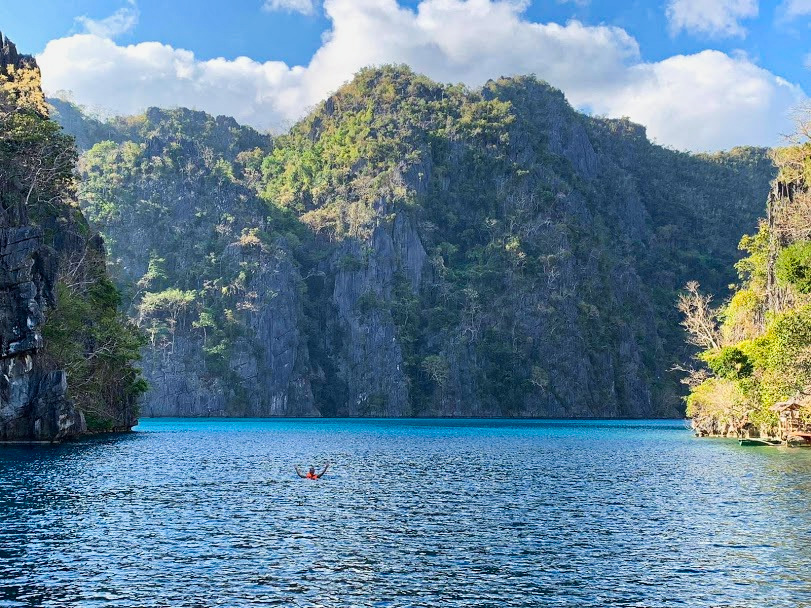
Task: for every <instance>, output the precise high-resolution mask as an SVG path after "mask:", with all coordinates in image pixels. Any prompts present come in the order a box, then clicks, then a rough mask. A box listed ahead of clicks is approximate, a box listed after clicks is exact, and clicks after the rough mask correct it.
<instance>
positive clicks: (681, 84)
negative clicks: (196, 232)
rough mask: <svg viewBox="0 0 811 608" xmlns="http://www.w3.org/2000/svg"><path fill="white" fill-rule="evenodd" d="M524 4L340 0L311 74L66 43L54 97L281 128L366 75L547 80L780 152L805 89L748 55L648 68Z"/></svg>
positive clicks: (614, 41)
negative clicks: (398, 66)
mask: <svg viewBox="0 0 811 608" xmlns="http://www.w3.org/2000/svg"><path fill="white" fill-rule="evenodd" d="M525 6H526V4H525V3H524V2H496V1H493V0H469V1H468V2H464V1H462V0H422V1H421V2H420V4H419V5H418V8H417V10H416V11H411V10H407V9H404V8H403V7H401V6H400V5H398V4H397V2H396V0H326V1H325V3H324V9H325V12H326V15H327V17H328V18H329V19H330V20H331V22H332V28H331V29H330V31H329V32H327V34H326V35H325V37H324V42H323V44H322V46H321V48H320V49H318V51H317V52H316V53H315V54H314V55H313V57H312V59H311V60H310V63H309V64H308V65H307V66H294V67H290V66H288V65H287V64H285V63H283V62H278V61H270V62H266V63H259V62H256V61H253V60H252V59H249V58H247V57H239V58H237V59H234V60H226V59H213V60H208V61H201V60H198V59H197V58H195V56H194V54H193V53H191V52H190V51H187V50H183V49H176V48H173V47H171V46H168V45H164V44H159V43H156V42H145V43H140V44H135V45H129V46H123V45H118V44H116V43H115V42H113V41H111V40H109V39H105V38H102V37H100V36H97V35H92V34H84V35H75V36H70V37H67V38H61V39H58V40H53V41H51V42H50V43H48V45H47V47H46V48H45V50H44V51H43V53H42V54H41V55H40V56H39V57H38V60H39V62H40V65H41V66H42V70H43V82H44V86H45V88H46V90H49V91H58V90H71V91H73V93H74V97H75V99H76V101H77V102H79V103H82V104H85V105H88V106H91V107H94V106H95V107H98V106H104V107H108V108H111V109H112V110H114V111H115V112H119V113H135V112H139V111H142V110H143V109H144V108H145V107H146V106H149V105H156V106H188V107H193V108H198V109H202V110H206V111H208V112H211V113H214V114H227V115H231V116H234V117H235V118H237V120H239V121H241V122H244V123H248V124H252V125H254V126H257V127H259V128H278V127H280V126H281V125H284V124H285V123H288V122H290V121H292V120H295V119H297V118H299V117H301V116H302V115H303V114H304V113H305V112H306V110H307V109H308V108H309V107H311V106H313V105H314V104H316V103H317V102H318V101H320V100H321V99H323V98H324V97H325V96H326V95H328V94H329V93H330V92H332V91H334V90H335V89H336V88H337V87H338V86H340V85H341V84H342V83H343V82H345V81H347V80H349V79H350V78H351V77H352V75H353V74H354V73H355V72H356V71H357V70H358V69H360V68H361V67H364V66H367V65H379V64H383V63H392V62H394V63H407V64H409V65H411V66H412V67H413V68H414V69H415V70H416V71H418V72H422V73H425V74H427V75H428V76H430V77H432V78H435V79H437V80H440V81H445V82H464V83H466V84H468V85H471V86H478V85H481V84H482V83H484V82H485V81H486V80H487V79H488V78H494V77H498V76H500V75H513V74H528V73H535V74H537V75H538V76H539V77H540V78H543V79H545V80H547V81H549V82H550V83H551V84H553V85H554V86H557V87H559V88H561V89H562V90H563V91H564V92H565V93H566V95H567V97H568V98H569V100H570V101H571V102H572V103H573V104H574V105H575V106H576V107H588V108H591V109H592V110H593V111H595V112H598V113H606V114H608V115H611V116H623V115H627V116H629V117H631V118H632V119H634V120H636V121H639V122H642V123H643V124H645V125H646V126H647V127H648V131H649V133H650V135H651V136H652V137H655V138H657V140H658V141H660V142H661V143H663V144H668V145H672V146H675V147H678V148H683V149H687V148H690V149H717V148H720V147H729V146H731V145H735V144H772V143H776V142H777V141H778V140H779V134H780V133H781V132H782V131H784V130H785V129H786V128H787V127H785V124H787V123H784V119H785V120H786V121H787V118H785V117H786V116H787V114H788V110H789V109H790V107H792V106H793V105H794V104H795V103H796V102H797V101H798V99H799V98H801V97H802V91H801V90H800V89H799V88H798V87H796V86H793V85H790V84H789V83H787V82H785V81H783V80H781V79H779V78H777V77H776V76H774V75H773V74H771V73H770V72H768V71H766V70H763V69H761V68H759V67H758V66H756V65H755V64H754V63H752V62H751V61H750V60H749V59H747V58H746V57H730V56H728V55H725V54H723V53H720V52H710V51H705V52H704V53H699V54H697V55H690V56H684V57H682V56H679V57H672V58H670V59H666V60H665V61H662V62H659V63H643V62H641V60H640V55H639V48H638V45H637V42H636V41H635V40H634V39H633V38H632V37H631V36H629V35H628V34H627V33H626V32H625V31H624V30H622V29H619V28H615V27H608V26H596V27H592V26H586V25H583V24H581V23H579V22H577V21H571V22H569V23H567V24H565V25H559V24H555V23H549V24H541V23H533V22H531V21H529V20H527V19H526V18H525V17H524V14H523V10H524V8H525Z"/></svg>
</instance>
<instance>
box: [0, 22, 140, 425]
mask: <svg viewBox="0 0 811 608" xmlns="http://www.w3.org/2000/svg"><path fill="white" fill-rule="evenodd" d="M0 42H2V43H3V44H2V52H0V231H2V232H3V237H4V238H3V241H4V245H7V246H8V251H5V252H4V254H3V255H4V256H5V258H6V259H4V260H3V266H2V268H1V269H0V270H1V271H2V272H3V273H6V274H7V276H0V315H2V319H3V322H2V330H3V331H2V332H0V351H2V352H1V353H0V354H1V355H2V357H3V364H4V365H8V366H9V369H8V370H7V369H6V367H4V370H3V379H2V381H0V388H2V390H0V393H2V395H0V396H1V397H2V401H3V403H2V405H3V407H2V408H0V409H2V410H3V415H2V416H0V423H2V424H0V427H2V426H5V425H6V424H7V425H8V427H9V428H10V429H12V430H10V431H9V437H10V438H21V439H30V438H43V439H53V438H54V437H55V436H56V435H59V436H62V435H63V434H65V435H69V434H73V433H75V432H78V431H80V430H81V429H80V428H78V427H79V426H81V425H78V424H76V425H74V423H73V422H70V423H69V422H68V420H70V419H73V418H78V419H79V420H80V419H81V417H80V416H78V415H76V416H74V414H75V412H76V410H75V409H74V406H75V408H78V410H80V411H81V412H83V413H84V415H85V420H86V423H87V427H88V429H90V430H112V429H129V428H130V427H131V426H132V425H133V424H134V422H135V419H136V416H137V406H136V400H137V398H138V396H139V395H140V394H141V393H143V392H144V391H145V390H146V385H145V383H144V382H143V380H142V379H141V378H140V376H139V370H138V369H137V368H135V367H134V366H133V364H134V362H135V361H137V360H138V359H139V358H140V353H139V350H140V347H141V346H142V345H143V341H142V339H141V336H140V334H139V332H138V331H137V329H136V328H135V327H134V326H133V325H132V324H130V323H129V321H128V320H127V318H126V317H125V316H124V315H123V313H122V311H121V310H120V309H119V295H118V292H117V290H116V288H115V286H114V285H113V283H112V282H111V281H110V279H109V277H108V274H107V269H106V265H105V251H104V246H103V242H102V240H101V238H100V237H99V236H98V234H97V233H95V232H94V231H93V230H92V229H91V228H90V225H89V224H88V222H87V221H86V219H85V218H84V216H83V215H82V212H81V210H80V208H79V205H78V203H77V200H76V195H77V189H76V176H75V165H76V160H77V156H78V155H77V151H76V147H75V143H74V139H73V137H71V136H69V135H66V134H65V133H63V131H62V129H61V127H60V125H59V124H58V123H56V122H54V121H52V120H50V119H49V117H48V115H47V107H46V105H45V98H44V96H43V94H42V91H41V89H40V79H39V68H38V67H37V66H36V62H35V61H34V59H33V58H31V57H28V56H25V55H19V54H17V52H16V48H15V47H14V45H13V44H11V43H10V42H8V41H7V40H4V39H3V37H2V35H0ZM19 238H25V239H26V240H28V241H32V242H35V243H36V244H30V245H27V246H26V247H25V248H21V247H20V246H19V243H20V241H16V240H15V239H19ZM28 258H30V259H28ZM43 312H44V319H43V314H42V313H43ZM43 320H44V324H43ZM22 326H24V327H22ZM25 334H28V336H27V337H26V336H25ZM15 357H16V358H19V357H25V358H26V360H25V362H24V364H23V365H22V368H21V369H22V370H23V372H22V373H21V372H20V368H17V369H15V366H14V363H15ZM62 372H65V373H66V375H67V397H69V399H67V400H66V399H65V395H64V392H65V389H64V382H63V381H62V380H61V379H62V378H63V377H64V376H63V375H62ZM6 398H7V399H8V402H6V401H5V400H6ZM27 400H28V401H30V402H26V401H27ZM49 400H50V401H51V402H49ZM71 401H72V403H70V402H71ZM9 412H11V413H13V414H14V415H13V416H11V417H10V418H9V419H8V420H6V419H5V418H6V416H8V415H9ZM60 418H64V419H65V421H64V423H63V422H62V421H61V420H60ZM50 419H53V420H55V422H54V423H53V424H52V423H51V422H50V421H49V420H50ZM45 427H48V428H47V430H46V428H45ZM62 427H65V428H62ZM0 430H4V429H0ZM3 434H5V433H3Z"/></svg>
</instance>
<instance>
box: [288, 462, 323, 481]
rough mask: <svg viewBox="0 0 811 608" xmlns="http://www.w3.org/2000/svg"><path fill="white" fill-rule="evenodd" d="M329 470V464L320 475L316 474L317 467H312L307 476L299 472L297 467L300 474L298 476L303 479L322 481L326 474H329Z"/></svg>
mask: <svg viewBox="0 0 811 608" xmlns="http://www.w3.org/2000/svg"><path fill="white" fill-rule="evenodd" d="M328 468H329V463H327V464H325V465H324V470H323V471H321V472H320V473H316V472H315V467H310V470H309V471H307V474H306V475H305V474H304V473H302V472H301V471H300V470H299V468H298V467H296V473H298V476H299V477H301V478H302V479H321V478H322V477H323V476H324V473H326V472H327V469H328Z"/></svg>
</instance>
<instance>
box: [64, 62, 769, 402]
mask: <svg viewBox="0 0 811 608" xmlns="http://www.w3.org/2000/svg"><path fill="white" fill-rule="evenodd" d="M55 103H57V106H56V107H57V109H58V117H59V120H61V121H62V124H63V125H64V126H65V128H66V129H67V130H68V131H69V132H71V133H72V134H73V135H75V136H76V138H77V141H79V142H80V143H82V145H83V146H84V147H85V148H86V151H85V152H84V154H83V155H82V159H81V161H80V172H81V177H82V185H81V190H80V200H81V205H82V207H83V209H84V211H85V213H86V214H87V216H88V218H89V219H90V221H91V223H92V224H93V225H94V226H95V227H97V228H98V229H99V230H101V231H102V233H103V234H104V235H105V239H106V241H107V244H108V247H109V249H110V253H111V258H112V261H113V268H114V274H115V276H116V279H117V281H118V282H119V284H120V286H121V288H122V289H123V290H124V291H125V293H126V302H127V305H128V307H129V312H130V314H131V316H132V317H133V318H134V319H136V320H137V322H138V324H139V325H140V326H141V327H142V329H143V330H144V331H145V332H147V333H148V335H149V338H150V344H149V345H148V347H147V348H146V351H145V357H144V368H145V373H146V375H147V377H148V379H149V381H150V383H151V386H152V388H151V390H150V391H149V393H147V398H146V402H145V404H144V412H145V413H146V414H154V415H207V414H211V415H225V414H235V415H325V416H332V415H351V416H377V415H381V416H402V415H442V416H502V415H503V416H661V415H674V414H676V413H678V411H679V410H680V408H681V405H680V404H681V402H680V392H679V390H680V389H679V386H680V385H679V374H678V373H674V372H670V371H669V370H670V369H671V368H672V366H673V365H674V364H676V363H679V362H684V361H686V360H687V359H688V357H689V355H690V351H689V350H688V349H686V348H685V347H684V346H683V334H682V333H681V331H680V328H679V324H678V323H679V316H678V312H677V310H676V308H675V301H676V298H677V294H678V291H679V289H680V288H681V287H682V286H683V285H684V283H685V282H686V281H688V280H690V279H694V278H696V279H698V280H700V281H701V282H702V284H703V285H705V286H707V287H708V288H710V289H712V290H713V291H715V292H717V293H719V294H723V293H724V290H725V289H726V287H727V285H728V284H729V283H731V282H732V281H733V280H734V272H732V270H731V269H732V266H733V264H734V263H735V262H736V260H737V259H738V252H737V247H736V246H737V243H738V241H739V239H740V237H741V235H742V234H743V233H744V232H746V231H747V230H750V229H752V228H753V227H754V226H755V224H756V218H757V216H758V215H759V214H760V212H761V210H762V206H763V205H762V201H763V200H764V196H765V194H766V192H767V191H768V183H769V181H770V179H771V178H772V177H773V171H774V169H773V165H772V163H771V161H770V160H769V158H768V155H767V152H766V150H763V149H751V148H739V149H735V150H732V151H731V152H729V153H725V154H717V155H689V154H685V153H679V152H675V151H672V150H668V149H665V148H662V147H659V146H656V145H654V144H651V143H650V142H649V141H648V140H647V138H646V136H645V131H644V129H643V128H642V127H640V126H638V125H635V124H632V123H630V122H628V121H626V120H606V119H598V118H589V117H586V116H584V115H582V114H578V113H577V112H575V111H574V110H573V109H572V108H571V107H570V106H569V105H568V104H567V103H566V100H565V99H564V97H563V95H562V94H561V93H560V92H559V91H557V90H555V89H553V88H551V87H549V86H548V85H546V84H544V83H542V82H539V81H537V80H535V79H534V78H525V77H522V78H509V79H499V80H497V81H491V82H489V83H487V84H486V85H485V86H484V87H483V88H482V89H480V90H468V89H465V88H463V87H460V86H447V85H441V84H437V83H435V82H432V81H430V80H428V79H426V78H424V77H422V76H419V75H415V74H413V73H412V72H411V71H410V70H408V68H405V67H401V66H398V67H386V68H382V69H369V70H365V71H363V72H361V73H360V74H359V75H358V76H357V77H356V78H355V79H354V81H353V82H351V83H349V84H347V85H346V86H344V87H343V88H341V89H340V90H339V91H338V92H337V93H336V94H335V95H333V96H332V97H330V98H329V99H327V100H326V101H324V102H323V103H322V104H321V105H320V106H319V107H318V108H317V109H316V110H314V111H313V112H312V113H311V114H310V115H309V116H308V117H307V118H305V119H304V120H302V121H301V122H300V123H299V124H297V125H296V126H294V127H293V128H292V129H291V131H290V132H289V133H288V134H285V135H283V136H280V137H277V138H275V139H274V140H273V141H271V140H270V138H268V137H265V136H262V135H260V134H258V133H256V132H254V131H252V130H251V129H248V128H245V127H240V126H239V125H237V124H236V123H235V122H234V121H233V120H232V119H228V118H224V117H218V118H213V117H210V116H207V115H205V114H202V113H199V112H192V111H190V110H184V109H179V110H157V109H151V110H149V111H148V112H147V113H146V114H145V115H142V116H136V117H128V118H122V119H116V120H114V121H110V122H106V123H105V122H100V121H97V120H94V119H91V118H88V117H86V116H83V115H82V114H81V113H80V112H79V111H78V109H77V108H75V107H73V106H71V105H70V104H66V103H64V102H55Z"/></svg>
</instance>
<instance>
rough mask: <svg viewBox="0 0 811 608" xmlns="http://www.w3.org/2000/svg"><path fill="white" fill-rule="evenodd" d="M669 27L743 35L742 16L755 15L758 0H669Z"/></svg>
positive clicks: (709, 34)
mask: <svg viewBox="0 0 811 608" xmlns="http://www.w3.org/2000/svg"><path fill="white" fill-rule="evenodd" d="M789 1H794V2H796V1H799V2H803V1H807V0H789ZM666 12H667V19H668V22H669V23H670V30H671V32H672V33H674V34H677V33H678V32H680V31H681V30H685V31H687V32H689V33H692V34H705V35H708V36H714V37H727V36H741V37H742V36H745V35H746V29H745V28H744V27H743V26H742V25H741V21H742V20H744V19H751V18H753V17H757V16H758V0H669V1H668V3H667V9H666Z"/></svg>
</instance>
